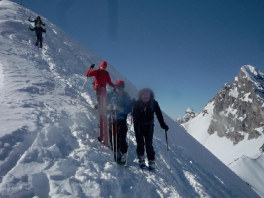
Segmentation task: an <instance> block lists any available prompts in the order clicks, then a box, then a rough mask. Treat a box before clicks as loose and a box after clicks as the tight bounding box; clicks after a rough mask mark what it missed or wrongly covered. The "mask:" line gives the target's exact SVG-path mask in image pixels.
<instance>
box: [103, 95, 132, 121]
mask: <svg viewBox="0 0 264 198" xmlns="http://www.w3.org/2000/svg"><path fill="white" fill-rule="evenodd" d="M109 104H117V105H119V106H120V107H123V108H124V111H123V112H120V111H118V110H117V111H116V113H117V115H116V116H117V118H116V119H118V120H123V119H125V120H126V118H127V115H128V114H129V113H130V112H131V98H130V96H129V95H128V94H127V92H124V93H123V95H122V97H120V96H119V95H118V94H117V93H116V92H115V91H113V92H111V93H109V94H108V95H107V105H109ZM110 112H111V111H109V112H108V114H107V117H108V118H110Z"/></svg>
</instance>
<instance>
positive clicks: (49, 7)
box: [14, 0, 264, 118]
mask: <svg viewBox="0 0 264 198" xmlns="http://www.w3.org/2000/svg"><path fill="white" fill-rule="evenodd" d="M14 2H17V3H19V2H20V1H19V0H16V1H14ZM110 2H111V3H110ZM23 6H25V7H27V8H29V9H31V10H32V11H34V12H36V13H39V14H40V15H41V16H44V17H45V18H47V19H48V20H49V21H51V22H52V23H54V24H55V25H57V26H58V27H59V28H61V29H62V30H64V31H65V32H66V33H67V34H69V35H70V36H71V37H73V38H75V39H76V40H77V41H78V42H79V43H81V44H82V45H83V46H85V47H87V48H88V49H90V50H91V51H93V52H94V53H96V54H97V55H99V56H100V57H101V58H103V59H105V60H106V61H108V62H109V63H110V64H112V65H113V66H114V67H115V68H116V69H117V70H118V71H119V72H120V73H121V74H122V75H124V76H126V77H127V78H128V79H129V80H130V81H131V82H132V83H133V84H134V85H135V86H136V87H137V88H138V89H140V88H143V87H150V88H152V89H153V90H154V92H155V94H156V99H157V101H158V102H159V104H160V106H161V108H162V110H163V111H164V112H166V113H167V114H168V115H169V116H171V117H172V118H177V117H179V116H182V115H184V111H185V109H186V108H187V107H190V108H192V109H194V110H195V111H196V112H200V111H201V110H202V109H203V107H204V106H205V105H206V104H207V102H208V101H209V100H210V99H212V98H213V97H214V96H215V94H216V93H217V92H218V91H219V90H220V88H221V87H222V86H223V85H224V83H231V82H232V81H233V78H234V77H235V76H236V75H237V74H238V71H239V69H240V68H241V67H242V66H243V65H246V64H250V65H253V66H255V67H256V68H257V69H259V70H260V71H262V72H264V14H263V13H264V1H263V0H261V1H259V0H221V1H220V0H200V1H197V0H177V1H176V0H143V1H142V0H133V1H128V0H124V1H121V0H111V1H107V0H96V1H95V0H56V1H54V0H45V1H43V0H42V1H40V0H34V1H33V0H31V1H29V0H23ZM32 17H34V16H32ZM27 18H28V16H25V20H26V19H27ZM47 30H48V27H47ZM87 67H88V66H87ZM85 72H86V71H84V75H85Z"/></svg>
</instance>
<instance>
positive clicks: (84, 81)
mask: <svg viewBox="0 0 264 198" xmlns="http://www.w3.org/2000/svg"><path fill="white" fill-rule="evenodd" d="M92 70H93V68H91V69H90V71H89V73H88V75H87V78H86V80H85V81H84V83H83V86H82V88H81V91H80V93H79V95H78V97H77V100H78V99H79V97H80V95H81V93H82V90H83V88H84V85H85V83H86V82H87V80H88V77H89V75H90V73H91V71H92Z"/></svg>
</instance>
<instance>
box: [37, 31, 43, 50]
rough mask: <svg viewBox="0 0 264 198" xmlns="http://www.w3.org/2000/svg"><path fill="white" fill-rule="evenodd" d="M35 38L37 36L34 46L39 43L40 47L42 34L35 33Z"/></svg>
mask: <svg viewBox="0 0 264 198" xmlns="http://www.w3.org/2000/svg"><path fill="white" fill-rule="evenodd" d="M36 38H37V41H36V46H38V44H40V45H39V47H40V48H42V40H43V39H42V34H36Z"/></svg>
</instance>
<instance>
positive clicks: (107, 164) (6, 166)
mask: <svg viewBox="0 0 264 198" xmlns="http://www.w3.org/2000/svg"><path fill="white" fill-rule="evenodd" d="M28 16H37V13H33V12H31V11H30V10H28V9H25V8H23V7H22V6H20V5H17V4H15V3H12V2H10V1H6V0H5V1H0V43H1V45H0V71H1V72H0V79H2V80H0V82H1V83H0V108H1V114H0V126H1V130H0V176H1V177H0V197H3V198H11V197H21V198H24V197H34V196H35V197H72V198H73V197H146V198H147V197H173V198H174V197H258V195H257V194H256V193H255V192H254V191H253V190H252V189H251V188H250V186H249V185H247V184H246V183H245V182H244V181H242V180H241V179H240V178H239V177H238V176H237V175H235V174H234V173H233V172H232V171H230V170H229V169H228V168H227V167H226V166H225V165H224V164H222V163H221V162H220V161H219V160H218V159H217V158H216V157H214V156H213V155H211V153H210V152H209V151H208V150H206V149H205V148H204V147H203V146H201V145H200V144H199V143H198V142H197V141H196V140H195V139H194V138H192V137H191V136H190V135H189V134H187V133H186V132H185V131H184V130H183V129H182V128H181V127H180V126H179V125H178V124H177V123H175V122H174V121H173V120H171V119H170V118H169V117H168V116H167V115H166V114H164V118H165V121H166V123H167V124H168V125H169V127H170V130H169V131H168V137H169V148H170V151H167V147H166V141H165V135H164V131H163V130H161V129H160V127H159V125H158V124H156V126H155V133H154V143H153V144H154V148H155V151H156V164H157V171H156V173H153V174H150V173H148V172H142V171H140V170H139V168H138V165H137V163H136V143H135V136H134V133H133V128H131V125H130V124H129V123H128V127H129V133H128V134H129V140H130V144H129V158H128V165H129V167H127V168H124V167H120V166H118V165H116V163H115V162H113V159H112V152H111V150H110V149H109V148H105V147H104V146H102V145H101V144H100V143H98V141H97V137H98V134H99V133H98V118H97V111H96V110H94V109H92V108H91V107H90V105H89V104H90V103H92V101H94V100H95V95H94V91H93V89H92V80H91V79H88V81H87V82H86V84H85V86H84V89H83V92H82V94H81V95H80V97H79V98H78V94H79V93H80V90H81V88H82V86H83V84H84V82H85V80H86V78H85V77H84V75H85V72H86V70H87V68H88V67H89V66H90V65H91V64H92V63H95V64H96V65H98V64H99V63H100V62H101V60H102V58H100V57H99V56H97V55H95V54H94V53H92V52H91V51H90V50H88V49H86V48H84V47H82V46H81V45H80V44H78V43H77V42H76V41H74V40H73V39H72V38H70V37H69V36H68V35H67V34H66V33H64V32H63V31H61V30H60V29H59V28H57V27H56V26H55V25H53V24H52V23H51V22H49V21H48V20H47V19H46V18H44V17H42V19H43V21H44V22H45V23H46V27H47V35H44V45H43V49H39V48H37V47H36V46H35V45H34V39H35V38H34V37H35V36H34V33H33V32H30V31H28V22H27V21H26V20H27V18H28ZM107 70H108V71H109V73H110V75H111V78H112V80H113V81H115V80H117V79H122V80H124V81H125V83H126V90H127V91H128V92H129V94H130V95H131V96H132V97H133V96H135V95H136V92H137V90H136V89H135V87H134V86H133V85H132V84H131V83H130V82H129V81H128V80H127V79H126V78H125V77H123V76H122V75H120V74H119V73H118V72H117V71H116V70H115V69H114V68H113V67H112V66H111V65H109V66H108V68H107ZM110 90H111V89H109V88H108V91H110ZM156 123H157V122H156ZM170 170H171V171H170Z"/></svg>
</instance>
